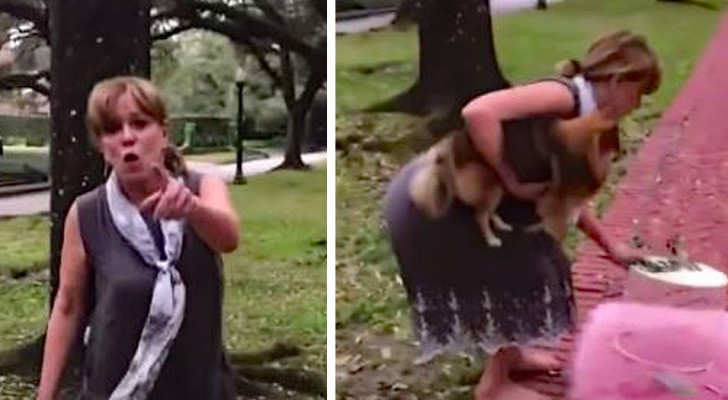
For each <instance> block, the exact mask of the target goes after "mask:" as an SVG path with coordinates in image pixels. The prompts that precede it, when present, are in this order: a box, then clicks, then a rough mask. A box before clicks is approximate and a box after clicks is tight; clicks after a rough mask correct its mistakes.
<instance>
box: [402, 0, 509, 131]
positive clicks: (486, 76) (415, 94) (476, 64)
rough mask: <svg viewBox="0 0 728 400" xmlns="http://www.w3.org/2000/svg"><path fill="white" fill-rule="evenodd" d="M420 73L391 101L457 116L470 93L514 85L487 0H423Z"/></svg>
mask: <svg viewBox="0 0 728 400" xmlns="http://www.w3.org/2000/svg"><path fill="white" fill-rule="evenodd" d="M416 10H417V20H418V25H419V29H418V34H419V48H420V60H419V78H418V80H417V81H416V82H415V84H414V85H413V86H412V87H411V88H410V89H409V90H408V91H406V92H405V93H403V94H401V95H399V96H397V97H396V98H395V99H393V100H392V101H391V102H392V103H393V104H392V105H393V106H394V108H396V109H398V110H400V111H405V112H409V113H413V114H417V115H430V114H435V115H439V116H447V117H448V118H449V119H453V118H454V117H453V116H454V115H455V114H456V113H458V112H459V110H460V108H462V106H464V105H465V104H466V103H467V102H468V101H469V100H471V99H472V98H474V97H476V96H478V95H480V94H482V93H486V92H490V91H493V90H497V89H502V88H505V87H508V86H510V84H509V83H508V81H507V80H506V79H505V78H504V77H503V74H502V72H501V70H500V67H499V65H498V59H497V57H496V52H495V45H494V41H493V31H492V23H491V16H490V6H489V1H488V0H460V1H441V0H419V2H418V4H417V7H416Z"/></svg>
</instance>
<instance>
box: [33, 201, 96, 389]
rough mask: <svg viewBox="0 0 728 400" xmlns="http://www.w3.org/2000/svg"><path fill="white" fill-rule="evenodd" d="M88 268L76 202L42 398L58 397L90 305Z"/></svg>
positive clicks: (44, 369)
mask: <svg viewBox="0 0 728 400" xmlns="http://www.w3.org/2000/svg"><path fill="white" fill-rule="evenodd" d="M88 269H89V267H88V265H87V262H86V252H85V250H84V247H83V242H82V239H81V233H80V229H79V223H78V209H77V206H76V203H74V204H73V205H72V206H71V209H70V210H69V212H68V215H67V216H66V224H65V227H64V232H63V248H62V249H61V270H60V274H61V276H60V284H59V287H58V293H57V294H56V299H55V301H54V303H53V309H52V311H51V317H50V320H49V322H48V331H47V334H46V340H45V348H44V350H43V367H42V370H41V378H40V386H39V389H38V400H51V399H54V398H55V395H56V392H57V390H58V385H59V381H60V379H61V374H62V373H63V369H64V367H65V365H66V360H67V359H68V354H69V352H70V350H71V348H72V346H73V344H74V343H75V340H76V335H77V334H78V328H79V321H80V319H81V316H82V315H83V313H84V310H85V308H86V280H87V279H88Z"/></svg>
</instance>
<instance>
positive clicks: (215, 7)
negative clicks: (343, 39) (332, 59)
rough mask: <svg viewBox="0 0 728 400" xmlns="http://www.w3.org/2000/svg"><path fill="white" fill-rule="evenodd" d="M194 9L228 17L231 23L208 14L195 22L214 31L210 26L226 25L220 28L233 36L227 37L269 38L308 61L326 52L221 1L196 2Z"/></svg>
mask: <svg viewBox="0 0 728 400" xmlns="http://www.w3.org/2000/svg"><path fill="white" fill-rule="evenodd" d="M195 8H196V9H197V10H198V11H209V12H212V13H214V14H218V15H220V16H224V17H225V18H226V19H228V20H229V21H230V22H227V21H221V20H219V19H215V20H214V21H213V19H212V18H210V17H199V18H198V21H199V22H200V23H201V24H203V25H207V27H210V28H211V29H212V30H214V29H213V28H222V27H223V25H224V24H226V25H227V26H226V27H225V28H224V29H223V31H225V32H229V33H231V34H232V36H230V37H231V38H233V39H234V40H236V41H238V42H242V40H239V39H240V37H241V36H253V37H261V38H270V39H272V40H273V41H275V42H277V43H279V44H280V45H281V46H283V47H287V48H289V49H291V50H292V51H295V52H296V53H299V54H301V55H302V56H303V57H304V58H306V59H307V60H308V61H310V62H313V63H325V60H326V52H325V51H324V50H323V49H321V48H318V47H316V46H312V45H310V44H308V43H306V42H304V41H303V40H301V39H300V38H298V37H297V36H296V35H295V34H293V33H291V32H289V31H288V30H286V29H285V28H284V27H281V26H279V25H278V24H273V23H271V22H270V21H266V20H264V19H261V18H258V17H256V16H253V15H250V14H248V13H246V12H244V11H240V10H238V9H235V8H233V7H230V6H227V5H225V4H223V3H206V2H202V1H196V2H195ZM201 27H205V26H201ZM220 33H222V32H220Z"/></svg>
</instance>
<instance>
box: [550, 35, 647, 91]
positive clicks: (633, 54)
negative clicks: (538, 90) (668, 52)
mask: <svg viewBox="0 0 728 400" xmlns="http://www.w3.org/2000/svg"><path fill="white" fill-rule="evenodd" d="M557 70H558V72H559V73H560V74H561V75H563V76H566V77H569V78H570V77H573V76H575V75H577V74H581V75H583V76H584V78H586V79H587V80H589V81H593V82H595V81H607V80H611V79H614V78H616V79H617V80H627V81H632V82H642V83H643V87H642V93H643V94H650V93H653V92H655V91H656V90H657V88H658V87H659V86H660V81H661V79H662V71H661V70H660V65H659V62H658V60H657V56H656V55H655V53H654V52H653V51H652V50H651V49H650V47H649V46H648V45H647V41H646V40H645V38H644V36H642V35H636V34H633V33H631V32H630V31H627V30H620V31H616V32H612V33H609V34H606V35H604V36H601V37H600V38H598V39H597V40H596V41H594V43H592V45H591V46H590V47H589V49H588V50H587V53H586V56H585V57H584V59H583V60H582V61H581V62H580V61H577V60H567V61H565V62H562V63H560V64H559V65H558V66H557Z"/></svg>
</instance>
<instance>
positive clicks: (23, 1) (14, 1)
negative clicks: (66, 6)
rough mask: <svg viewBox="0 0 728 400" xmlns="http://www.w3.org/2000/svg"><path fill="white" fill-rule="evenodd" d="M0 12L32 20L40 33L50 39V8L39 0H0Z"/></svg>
mask: <svg viewBox="0 0 728 400" xmlns="http://www.w3.org/2000/svg"><path fill="white" fill-rule="evenodd" d="M0 13H6V14H10V15H12V16H13V17H15V18H18V19H22V20H25V21H29V22H32V23H33V25H35V27H36V28H37V29H38V31H40V34H41V35H42V36H43V37H44V38H45V39H46V40H48V8H47V6H46V4H45V2H43V1H38V0H0Z"/></svg>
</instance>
